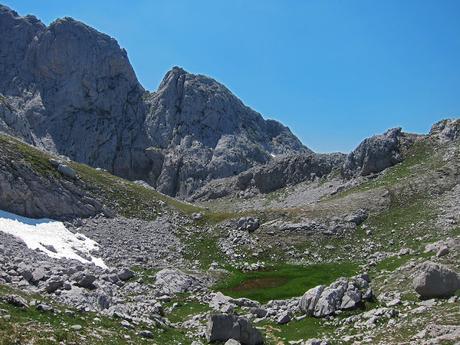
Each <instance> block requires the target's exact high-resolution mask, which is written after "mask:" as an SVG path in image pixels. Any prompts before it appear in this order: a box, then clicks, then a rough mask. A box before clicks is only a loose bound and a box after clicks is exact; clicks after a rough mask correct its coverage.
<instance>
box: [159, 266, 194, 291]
mask: <svg viewBox="0 0 460 345" xmlns="http://www.w3.org/2000/svg"><path fill="white" fill-rule="evenodd" d="M155 287H156V288H157V289H158V290H160V291H161V292H162V293H164V294H168V295H172V294H176V293H181V292H193V291H197V290H199V289H200V288H202V287H203V283H202V281H201V280H200V279H199V278H198V277H196V276H194V275H191V274H187V273H184V272H182V271H180V270H177V269H168V268H165V269H163V270H161V271H159V272H158V273H157V274H156V275H155Z"/></svg>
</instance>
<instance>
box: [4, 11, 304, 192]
mask: <svg viewBox="0 0 460 345" xmlns="http://www.w3.org/2000/svg"><path fill="white" fill-rule="evenodd" d="M0 29H1V32H2V33H5V34H2V35H1V37H0V49H1V51H2V52H4V53H2V55H1V56H0V76H1V78H0V79H1V82H0V130H2V131H4V132H6V133H8V134H11V135H14V136H17V137H20V138H22V139H23V140H25V141H26V142H28V143H30V144H33V145H36V146H38V147H42V148H45V149H46V150H49V151H50V152H54V153H59V154H62V155H65V156H68V157H70V158H71V159H72V160H75V161H78V162H82V163H86V164H89V165H91V166H93V167H100V168H103V169H107V170H108V171H111V172H113V173H114V174H116V175H118V176H122V177H125V178H128V179H131V180H139V179H142V180H144V181H146V182H148V183H149V184H151V185H152V186H154V187H156V188H157V189H158V190H159V191H161V192H163V193H166V194H168V195H174V196H176V195H177V196H181V197H185V196H188V195H190V194H191V193H192V192H193V191H194V190H196V189H197V188H198V187H201V186H202V185H204V184H205V183H207V182H208V181H210V180H213V179H216V178H222V177H227V176H233V175H236V174H238V173H240V172H242V171H244V170H247V169H248V168H250V167H252V166H254V165H256V164H259V163H265V162H267V161H269V160H271V159H272V157H273V156H277V155H284V154H288V153H300V152H310V151H309V150H308V149H307V148H305V147H304V146H303V145H302V144H301V143H300V141H299V140H298V139H297V138H296V137H295V136H294V135H293V134H292V133H291V132H290V131H289V129H288V128H286V127H284V126H283V125H281V124H280V123H278V122H276V121H273V120H264V119H263V118H262V116H261V115H260V114H258V113H256V112H255V111H253V110H252V109H250V108H248V107H246V106H245V105H244V104H243V103H242V102H241V101H240V100H239V99H238V98H237V97H236V96H234V95H233V94H232V93H231V92H230V91H229V90H228V89H227V88H225V87H224V86H223V85H221V84H219V83H218V82H216V81H215V80H213V79H211V78H208V77H205V76H201V75H193V74H190V73H187V72H185V71H184V70H182V69H180V68H177V67H175V68H173V69H172V70H171V71H169V72H168V73H167V74H166V76H165V78H164V80H163V81H162V82H161V84H160V87H159V89H158V90H157V91H156V92H154V93H149V92H147V91H145V90H144V89H143V87H142V86H141V85H140V84H139V82H138V80H137V78H136V75H135V73H134V71H133V69H132V67H131V65H130V63H129V60H128V56H127V53H126V51H125V50H123V49H122V48H120V47H119V45H118V43H117V42H116V41H115V40H114V39H113V38H111V37H109V36H107V35H104V34H102V33H100V32H98V31H96V30H94V29H92V28H90V27H88V26H87V25H85V24H83V23H81V22H78V21H76V20H74V19H72V18H63V19H58V20H56V21H55V22H53V23H51V24H50V25H49V26H48V27H47V26H45V25H43V24H42V23H41V22H40V21H39V20H38V19H37V18H35V17H33V16H26V17H21V16H19V15H18V14H17V13H16V12H14V11H13V10H11V9H9V8H8V7H5V6H0Z"/></svg>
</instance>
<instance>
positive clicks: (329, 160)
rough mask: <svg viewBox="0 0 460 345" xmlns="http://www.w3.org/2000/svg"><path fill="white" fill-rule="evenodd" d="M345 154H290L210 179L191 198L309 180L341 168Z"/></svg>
mask: <svg viewBox="0 0 460 345" xmlns="http://www.w3.org/2000/svg"><path fill="white" fill-rule="evenodd" d="M345 158H346V155H345V154H341V153H332V154H314V153H305V154H291V155H289V156H285V157H280V158H276V159H273V160H271V161H269V162H267V163H266V164H263V165H258V166H255V167H253V168H251V169H248V170H247V171H244V172H242V173H240V174H239V175H237V176H235V177H233V178H231V179H220V180H215V181H212V182H211V183H209V184H207V185H205V186H204V187H202V188H201V189H199V190H198V191H197V192H195V194H194V195H193V197H192V198H193V199H200V200H208V199H215V198H220V197H224V196H227V195H231V194H232V193H235V192H238V191H246V190H251V191H253V192H255V193H270V192H273V191H275V190H277V189H280V188H284V187H286V186H289V185H295V184H297V183H300V182H304V181H312V180H314V179H316V178H320V177H323V176H326V175H328V174H330V173H331V172H333V170H334V169H340V167H341V166H342V164H343V163H344V161H345Z"/></svg>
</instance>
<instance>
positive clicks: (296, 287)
mask: <svg viewBox="0 0 460 345" xmlns="http://www.w3.org/2000/svg"><path fill="white" fill-rule="evenodd" d="M357 270H358V267H357V265H356V264H354V263H341V264H317V265H310V266H297V265H287V264H285V265H279V266H274V267H270V268H267V269H266V270H263V271H256V272H247V273H245V272H241V271H233V272H232V273H231V275H230V277H228V278H227V279H225V280H224V281H222V282H220V283H218V284H217V285H216V286H214V290H218V291H222V293H224V294H225V295H228V296H232V297H235V298H239V297H247V298H250V299H253V300H256V301H259V302H262V303H264V302H267V301H269V300H272V299H284V298H290V297H295V296H301V295H303V294H304V293H305V291H307V290H308V289H310V288H312V287H315V286H317V285H320V284H330V283H331V282H332V281H334V280H335V279H337V278H339V277H343V276H345V277H348V276H352V275H354V274H356V272H357Z"/></svg>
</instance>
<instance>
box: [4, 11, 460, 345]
mask: <svg viewBox="0 0 460 345" xmlns="http://www.w3.org/2000/svg"><path fill="white" fill-rule="evenodd" d="M0 32H1V33H2V35H0V73H1V76H2V78H0V130H1V132H3V133H0V345H10V344H85V345H86V344H88V345H89V344H91V345H93V344H101V345H102V344H108V343H110V344H171V345H185V344H187V345H188V344H191V345H204V344H225V345H262V344H266V345H284V344H286V345H293V344H299V345H313V344H316V345H318V344H320V345H329V344H332V345H335V344H340V345H342V344H346V345H349V344H350V345H351V344H382V345H390V344H391V345H393V344H411V345H419V344H422V345H429V344H449V345H450V344H458V343H459V342H460V326H459V325H460V312H459V311H460V309H459V305H460V119H450V120H442V121H439V122H438V123H436V124H434V125H433V127H432V129H431V131H430V132H429V133H427V134H426V135H415V134H410V133H404V132H403V131H402V130H401V129H399V128H395V129H390V130H388V131H387V132H385V133H383V134H381V135H376V136H373V137H371V138H367V139H365V140H363V141H362V143H361V144H360V145H359V146H358V147H357V148H356V149H355V150H353V151H352V152H351V153H349V154H348V155H345V154H341V153H337V154H327V155H322V154H317V153H314V152H311V151H310V150H309V149H307V148H305V147H304V146H302V144H301V143H300V142H299V141H298V140H297V139H296V138H295V137H294V136H293V135H292V133H291V132H290V131H289V130H288V129H287V128H285V127H283V126H282V125H280V124H279V123H277V122H275V121H270V120H264V119H263V118H262V117H261V115H260V114H258V113H256V112H254V111H253V110H251V109H249V108H247V107H246V106H244V105H243V104H242V103H241V101H239V100H238V99H237V98H236V97H235V96H234V95H233V94H232V93H231V92H230V91H228V90H227V89H226V88H225V87H224V86H223V85H221V84H219V83H218V82H216V81H214V80H212V79H210V78H208V77H205V76H200V75H192V74H190V73H187V72H185V71H184V70H182V69H180V68H177V67H175V68H173V69H172V70H171V71H170V72H168V73H167V75H166V76H165V78H164V80H163V82H162V83H161V85H160V87H159V89H158V90H157V92H154V93H150V92H147V91H145V90H144V89H143V88H142V87H141V86H140V84H139V83H138V81H137V79H136V76H135V74H134V72H133V70H132V68H131V66H130V64H129V61H128V58H127V55H126V53H125V52H124V51H123V50H122V49H121V48H120V47H119V46H118V44H117V43H116V42H115V41H114V40H113V39H111V38H110V37H108V36H106V35H103V34H101V33H99V32H97V31H95V30H93V29H91V28H89V27H87V26H86V25H84V24H82V23H79V22H77V21H75V20H73V19H70V18H64V19H59V20H57V21H55V22H54V23H52V24H51V25H49V26H45V25H43V24H42V23H41V22H40V21H39V20H37V19H36V18H35V17H32V16H26V17H21V16H19V15H18V14H17V13H15V12H14V11H12V10H10V9H9V8H7V7H5V6H0ZM3 33H6V34H5V35H3ZM5 133H6V134H5ZM161 192H163V193H161ZM166 194H168V195H174V196H179V197H181V198H182V199H183V198H189V199H191V200H194V202H193V203H187V202H184V201H180V200H178V199H175V198H173V197H170V196H168V195H166Z"/></svg>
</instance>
